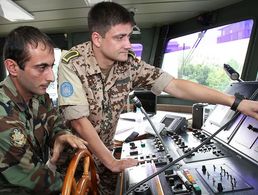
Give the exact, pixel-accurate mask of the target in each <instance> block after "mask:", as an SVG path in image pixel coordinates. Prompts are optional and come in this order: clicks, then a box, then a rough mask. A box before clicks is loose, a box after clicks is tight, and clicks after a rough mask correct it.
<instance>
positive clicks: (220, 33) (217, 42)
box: [162, 20, 253, 91]
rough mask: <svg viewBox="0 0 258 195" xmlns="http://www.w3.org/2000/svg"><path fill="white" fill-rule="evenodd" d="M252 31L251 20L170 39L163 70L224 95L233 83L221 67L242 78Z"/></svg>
mask: <svg viewBox="0 0 258 195" xmlns="http://www.w3.org/2000/svg"><path fill="white" fill-rule="evenodd" d="M252 27H253V20H245V21H241V22H237V23H232V24H229V25H225V26H220V27H216V28H212V29H209V30H205V31H201V32H197V33H193V34H189V35H186V36H182V37H178V38H174V39H171V40H169V42H168V44H167V47H166V50H165V55H164V59H163V64H162V69H163V70H165V71H167V72H169V73H170V74H172V75H173V76H174V77H176V78H181V79H186V80H191V81H194V82H198V83H200V84H203V85H207V86H209V87H212V88H215V89H218V90H221V91H223V90H224V89H225V88H226V87H227V86H228V85H229V84H230V83H231V82H232V80H230V78H229V76H228V75H227V74H226V72H225V71H224V68H223V67H224V64H228V65H230V66H231V67H232V68H233V69H234V70H236V71H237V72H238V73H239V75H240V76H241V73H242V69H243V65H244V61H245V57H246V53H247V48H248V44H249V40H250V35H251V31H252Z"/></svg>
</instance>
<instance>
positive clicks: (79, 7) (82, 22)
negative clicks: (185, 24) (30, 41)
mask: <svg viewBox="0 0 258 195" xmlns="http://www.w3.org/2000/svg"><path fill="white" fill-rule="evenodd" d="M113 1H114V2H117V3H120V4H122V5H123V6H124V7H126V8H127V9H133V10H135V20H136V22H137V25H138V26H139V27H153V26H161V25H164V24H168V23H173V22H177V21H182V20H186V19H189V18H191V17H194V16H197V15H199V14H201V13H204V12H209V11H212V10H215V9H218V8H221V7H224V6H227V5H230V4H232V3H236V2H239V1H241V0H167V1H165V0H164V1H162V0H160V1H159V0H156V1H155V0H113ZM15 2H16V3H17V4H18V5H20V6H21V7H23V8H24V9H26V10H27V11H28V12H29V13H31V14H32V15H34V16H35V20H33V21H29V22H25V21H20V22H13V23H12V22H9V21H7V20H6V19H4V18H1V17H0V36H4V35H6V34H7V33H8V32H10V31H11V30H12V29H13V28H16V27H18V26H20V25H33V26H36V27H38V28H40V29H41V30H42V31H44V32H47V33H68V32H79V31H84V30H87V15H88V11H89V9H90V7H88V6H87V5H86V4H85V2H84V0H16V1H15ZM150 18H151V19H150Z"/></svg>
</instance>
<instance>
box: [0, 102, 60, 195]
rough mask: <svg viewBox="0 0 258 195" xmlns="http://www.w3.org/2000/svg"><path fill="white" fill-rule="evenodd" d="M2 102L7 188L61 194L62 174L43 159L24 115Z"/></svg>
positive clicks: (1, 152)
mask: <svg viewBox="0 0 258 195" xmlns="http://www.w3.org/2000/svg"><path fill="white" fill-rule="evenodd" d="M0 103H1V104H0V171H1V174H2V176H3V177H4V179H5V180H4V181H1V183H6V181H7V182H8V183H6V185H7V186H9V185H13V186H18V187H22V188H27V189H30V190H32V191H37V192H44V193H46V194H50V193H51V192H54V191H60V190H61V187H62V178H61V175H60V174H59V173H57V172H56V173H53V172H52V171H51V170H49V169H48V168H47V166H46V165H45V164H44V163H43V162H42V160H41V159H39V157H38V155H37V152H38V151H37V150H36V149H37V144H36V143H34V142H35V141H33V140H32V139H31V136H32V135H31V134H32V132H33V131H32V129H30V128H29V127H28V126H27V123H26V119H25V118H24V114H23V113H21V112H18V111H17V110H15V109H11V108H10V106H8V105H7V104H4V103H3V102H0ZM42 136H43V135H42ZM43 147H47V146H43ZM1 178H2V177H1Z"/></svg>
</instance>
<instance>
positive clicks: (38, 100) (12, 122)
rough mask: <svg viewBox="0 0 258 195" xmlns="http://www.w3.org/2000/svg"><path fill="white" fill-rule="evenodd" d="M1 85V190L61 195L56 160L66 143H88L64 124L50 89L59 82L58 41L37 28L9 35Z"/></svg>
mask: <svg viewBox="0 0 258 195" xmlns="http://www.w3.org/2000/svg"><path fill="white" fill-rule="evenodd" d="M3 60H4V64H5V67H6V69H7V70H8V72H9V75H8V76H7V77H6V79H5V80H4V81H2V82H1V83H0V173H1V174H0V184H1V185H0V194H3V193H4V194H32V193H33V192H36V193H39V194H43V193H44V194H57V193H60V191H61V188H62V183H63V176H62V175H61V174H60V173H58V172H57V171H56V163H57V161H58V159H59V156H60V155H61V152H62V151H63V149H64V148H67V147H66V146H68V145H70V146H71V148H86V144H87V142H86V141H84V140H83V139H81V138H79V137H77V136H75V135H73V134H72V133H71V132H70V130H68V129H67V128H65V127H64V125H63V122H62V120H61V117H60V116H59V115H58V112H57V110H56V108H54V107H53V104H52V102H51V99H50V98H49V96H48V94H47V93H46V89H47V87H48V85H49V84H50V83H51V82H53V81H54V73H53V70H52V68H53V65H54V45H53V43H52V41H51V40H50V39H49V38H48V36H46V35H45V34H44V33H42V32H40V31H39V30H38V29H37V28H34V27H31V26H22V27H18V28H16V29H14V30H13V31H12V32H10V34H9V35H8V36H7V38H6V41H5V45H4V50H3Z"/></svg>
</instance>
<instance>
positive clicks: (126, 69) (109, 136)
mask: <svg viewBox="0 0 258 195" xmlns="http://www.w3.org/2000/svg"><path fill="white" fill-rule="evenodd" d="M171 79H172V76H170V75H168V74H167V73H165V72H162V71H161V70H160V69H158V68H155V67H154V66H151V65H148V64H146V63H145V62H143V61H139V60H138V59H137V58H136V57H135V55H134V53H133V52H130V54H129V58H128V60H127V61H126V62H116V63H115V65H114V66H113V67H112V68H111V70H110V72H109V74H108V75H105V74H103V73H102V72H101V69H100V67H99V66H98V64H97V61H96V59H95V57H94V54H93V50H92V43H91V42H86V43H83V44H80V45H77V46H75V47H73V48H72V49H71V50H70V51H69V52H68V53H65V54H64V56H63V58H62V63H61V64H60V65H59V74H58V82H59V90H58V93H59V105H60V106H61V107H62V111H63V114H64V116H65V118H66V119H67V120H72V119H78V118H81V117H87V118H88V119H89V120H90V121H91V123H92V125H93V126H94V127H95V129H96V131H97V133H98V135H99V137H100V138H101V140H102V141H103V143H104V144H105V145H106V147H107V148H109V149H110V151H111V150H112V140H113V137H114V134H115V130H116V126H117V122H118V119H119V115H120V113H121V112H122V110H123V108H124V105H125V103H126V100H127V97H128V94H129V92H130V91H132V90H133V89H134V88H135V87H143V88H151V89H152V91H153V92H154V93H155V94H157V95H158V94H160V93H161V91H162V90H163V89H164V87H165V86H166V85H167V84H168V83H169V81H171ZM85 130H87V129H85ZM96 164H97V166H98V171H99V172H98V173H99V175H100V191H101V192H102V194H105V195H107V194H113V193H114V189H115V185H116V178H117V174H114V173H113V174H112V173H111V172H110V171H109V170H108V169H107V168H105V167H104V166H103V165H102V164H101V163H100V162H96ZM111 175H113V179H112V177H111Z"/></svg>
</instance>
